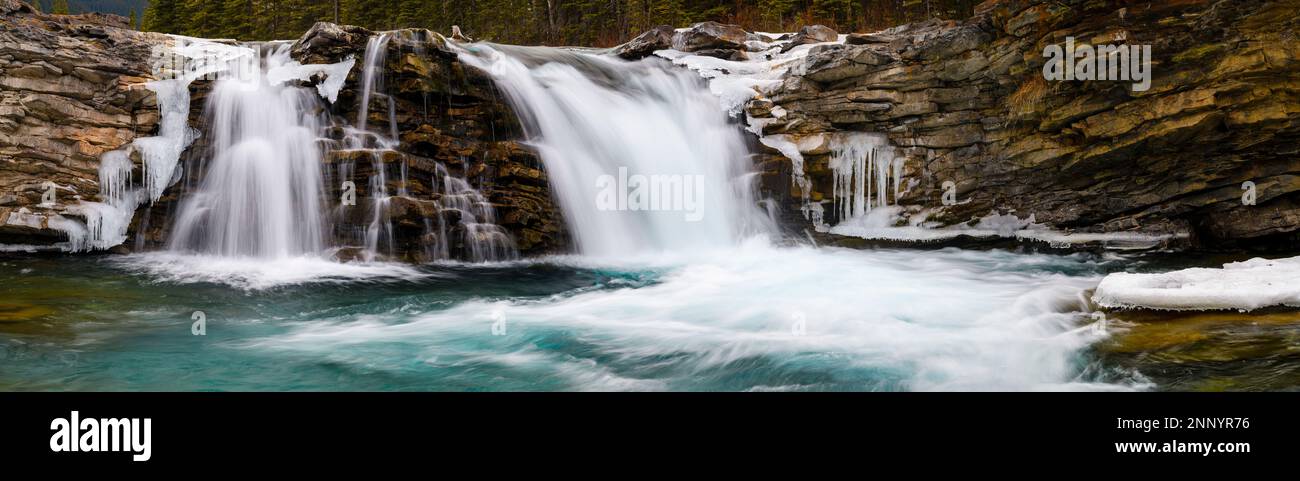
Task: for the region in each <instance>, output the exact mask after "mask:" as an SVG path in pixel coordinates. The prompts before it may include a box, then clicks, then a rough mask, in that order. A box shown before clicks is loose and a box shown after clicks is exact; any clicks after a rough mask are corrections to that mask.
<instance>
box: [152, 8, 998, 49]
mask: <svg viewBox="0 0 1300 481" xmlns="http://www.w3.org/2000/svg"><path fill="white" fill-rule="evenodd" d="M977 3H979V1H978V0H153V1H151V2H149V6H148V7H147V8H146V9H145V11H144V14H143V18H142V19H141V22H140V24H141V27H142V28H143V29H145V30H150V31H157V32H165V33H173V34H181V35H189V36H196V37H205V38H236V39H240V40H272V39H290V38H296V37H298V36H299V35H301V34H302V32H304V31H306V30H307V29H308V28H310V27H311V25H312V24H314V23H315V22H318V21H329V22H335V23H343V24H351V25H360V26H364V27H367V28H370V29H374V30H390V29H396V28H407V27H420V28H428V29H431V30H434V31H438V32H443V33H449V32H450V30H451V26H452V25H459V26H460V27H461V30H462V31H464V32H465V33H466V34H467V35H469V36H471V37H474V38H475V39H478V40H488V41H493V42H501V43H512V44H521V45H573V46H592V47H608V46H613V45H617V44H620V43H622V42H625V41H627V40H628V39H630V38H632V37H634V36H636V35H637V34H639V33H641V32H643V31H645V30H647V29H648V28H650V27H653V26H656V25H672V26H675V27H683V26H688V25H690V24H692V23H695V22H701V21H706V20H713V21H719V22H724V23H733V24H737V25H741V26H742V27H745V28H746V29H747V30H750V31H765V32H782V31H792V30H795V29H797V28H798V27H800V26H802V25H808V24H823V25H827V26H830V27H832V28H835V29H837V30H839V31H841V32H861V31H871V30H877V29H881V28H886V27H890V26H893V25H899V24H902V23H907V22H912V21H918V20H924V19H928V18H943V19H952V18H964V17H966V16H969V15H970V13H971V10H972V9H973V7H974V6H975V5H976V4H977Z"/></svg>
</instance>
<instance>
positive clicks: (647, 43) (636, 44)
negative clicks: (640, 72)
mask: <svg viewBox="0 0 1300 481" xmlns="http://www.w3.org/2000/svg"><path fill="white" fill-rule="evenodd" d="M673 33H674V30H673V27H671V26H669V25H660V26H658V27H655V28H652V29H650V30H646V31H645V32H644V33H642V34H641V35H637V36H636V38H633V39H632V40H631V41H629V42H628V43H625V44H623V45H619V46H618V47H616V48H615V49H614V55H618V56H619V57H622V58H625V59H627V60H638V59H642V58H645V57H648V56H650V55H651V54H654V53H655V51H656V50H666V49H670V48H673Z"/></svg>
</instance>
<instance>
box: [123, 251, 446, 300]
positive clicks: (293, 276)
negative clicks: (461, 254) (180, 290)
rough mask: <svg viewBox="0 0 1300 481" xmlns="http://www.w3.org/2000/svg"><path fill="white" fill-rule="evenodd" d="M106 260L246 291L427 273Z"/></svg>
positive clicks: (301, 259) (162, 258) (289, 260)
mask: <svg viewBox="0 0 1300 481" xmlns="http://www.w3.org/2000/svg"><path fill="white" fill-rule="evenodd" d="M112 262H114V263H115V264H117V265H119V266H120V267H121V268H123V269H126V270H128V271H130V272H134V273H137V274H142V275H145V276H147V277H148V278H150V279H151V280H153V281H154V282H162V283H168V284H194V283H211V284H223V285H228V286H231V287H234V288H237V289H244V290H250V291H257V290H265V289H272V288H277V287H284V286H293V285H302V284H318V283H328V284H340V283H356V282H395V281H414V280H419V279H423V278H427V277H429V276H432V275H433V274H431V273H429V272H425V271H421V270H419V269H417V268H415V267H412V266H410V265H406V264H396V263H378V262H376V263H363V262H349V263H341V262H336V261H333V260H329V259H324V258H322V257H318V256H314V255H300V256H287V257H281V258H276V259H266V258H258V257H238V256H235V257H230V256H214V255H191V254H177V253H171V252H150V253H147V254H132V255H127V256H122V257H118V258H114V259H113V260H112Z"/></svg>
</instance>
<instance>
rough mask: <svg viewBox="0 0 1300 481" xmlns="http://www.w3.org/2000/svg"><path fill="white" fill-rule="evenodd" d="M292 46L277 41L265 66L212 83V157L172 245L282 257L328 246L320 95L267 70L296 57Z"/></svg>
mask: <svg viewBox="0 0 1300 481" xmlns="http://www.w3.org/2000/svg"><path fill="white" fill-rule="evenodd" d="M288 47H289V46H288V45H280V46H278V47H276V48H275V50H274V51H273V52H272V53H271V54H270V55H268V56H267V57H266V59H265V70H259V71H255V72H253V73H254V75H247V76H244V75H241V76H234V77H230V78H223V79H221V80H218V81H217V82H216V85H215V86H214V87H213V89H212V93H211V94H210V96H209V98H208V102H207V107H206V113H207V115H208V117H209V119H210V127H211V132H212V139H211V152H212V157H211V160H210V161H209V162H208V168H207V172H206V173H204V175H203V181H202V184H201V185H200V187H199V190H198V191H197V192H195V193H193V194H192V195H190V196H189V197H188V198H187V199H186V200H185V201H184V202H183V204H182V206H181V210H180V214H179V216H178V218H177V219H176V224H175V226H174V228H173V230H172V235H171V241H170V247H171V249H172V250H173V251H184V252H196V253H201V254H209V255H218V256H227V257H233V256H250V257H262V258H282V257H289V256H297V255H302V254H309V253H317V252H320V251H321V250H322V249H323V248H324V247H325V239H324V235H325V224H324V219H323V217H322V214H321V212H322V207H323V206H322V204H321V202H322V193H323V191H324V189H323V186H322V179H321V170H320V163H321V162H320V160H321V155H322V153H321V151H320V149H319V148H318V147H317V135H318V132H319V131H320V125H321V121H320V119H319V118H318V117H317V116H316V114H315V112H318V111H320V110H321V109H320V105H319V100H318V98H317V96H315V95H313V94H312V93H311V92H310V91H308V90H305V89H302V88H297V87H286V86H283V85H279V84H273V83H271V82H270V81H269V80H268V76H267V75H265V74H264V72H265V71H270V70H273V69H276V68H278V67H281V66H284V65H286V64H289V62H291V60H290V59H289V51H288Z"/></svg>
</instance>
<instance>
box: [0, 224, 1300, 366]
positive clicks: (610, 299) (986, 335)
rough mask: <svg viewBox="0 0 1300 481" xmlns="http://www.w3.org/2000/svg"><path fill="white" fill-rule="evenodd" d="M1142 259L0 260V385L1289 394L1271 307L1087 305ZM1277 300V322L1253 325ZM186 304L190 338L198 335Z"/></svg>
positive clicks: (845, 255)
mask: <svg viewBox="0 0 1300 481" xmlns="http://www.w3.org/2000/svg"><path fill="white" fill-rule="evenodd" d="M1141 265H1142V262H1141V261H1140V260H1135V259H1132V258H1123V257H1116V256H1098V255H1087V254H1073V255H1050V254H1025V253H1015V252H1009V251H1000V250H993V251H968V250H959V249H944V250H938V251H924V252H922V251H909V250H848V249H837V248H822V249H816V248H810V247H772V246H770V245H769V244H767V243H765V242H762V241H754V242H749V243H746V244H745V245H743V246H741V247H738V248H735V249H728V250H725V251H716V252H695V253H691V254H689V255H655V256H644V257H641V258H634V259H627V258H621V259H600V258H591V257H576V256H558V257H549V258H542V259H535V260H530V261H520V262H511V263H499V264H480V265H466V264H433V265H423V266H409V265H398V264H382V263H375V264H338V263H333V262H328V261H324V260H320V259H314V258H291V259H282V260H276V261H267V260H252V259H249V260H238V259H223V258H208V257H198V256H178V255H172V254H140V255H130V256H108V255H106V256H90V257H13V258H6V259H3V260H0V349H2V350H0V357H2V358H3V360H2V361H0V389H4V390H167V391H172V390H182V391H189V390H240V391H243V390H272V391H293V390H346V391H357V390H361V391H370V390H377V391H400V390H452V391H465V390H729V391H732V390H734V391H744V390H754V391H821V390H882V391H887V390H1144V389H1194V390H1218V389H1245V390H1251V389H1289V388H1293V387H1294V386H1296V385H1298V384H1300V375H1298V374H1297V370H1298V369H1300V354H1297V349H1296V347H1295V346H1297V345H1300V342H1297V341H1300V320H1297V316H1295V315H1293V314H1290V313H1287V312H1281V313H1266V314H1264V315H1244V314H1220V315H1218V316H1219V317H1212V316H1211V317H1195V316H1193V315H1185V316H1174V318H1172V319H1171V318H1169V317H1160V316H1148V317H1145V318H1144V317H1142V316H1136V315H1132V314H1131V313H1130V314H1125V313H1100V312H1095V311H1094V310H1093V308H1092V307H1091V306H1090V303H1089V302H1088V301H1087V299H1088V297H1089V295H1090V290H1091V289H1092V288H1094V287H1095V286H1096V284H1097V282H1099V281H1100V279H1101V277H1102V276H1103V275H1104V274H1105V273H1107V272H1112V271H1116V270H1123V269H1133V268H1135V266H1141ZM1262 316H1271V317H1267V318H1266V317H1262ZM196 319H202V320H204V328H205V329H204V330H205V333H204V335H195V334H194V332H193V331H194V330H195V327H196V326H195V324H196Z"/></svg>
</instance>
